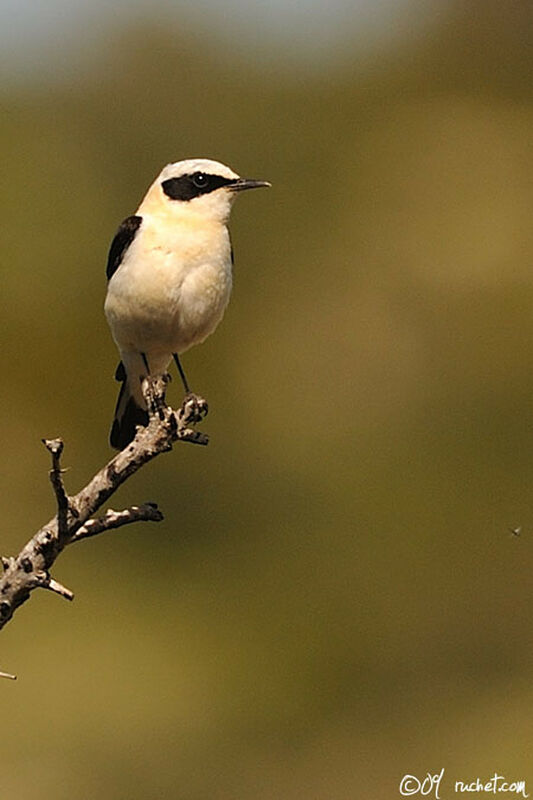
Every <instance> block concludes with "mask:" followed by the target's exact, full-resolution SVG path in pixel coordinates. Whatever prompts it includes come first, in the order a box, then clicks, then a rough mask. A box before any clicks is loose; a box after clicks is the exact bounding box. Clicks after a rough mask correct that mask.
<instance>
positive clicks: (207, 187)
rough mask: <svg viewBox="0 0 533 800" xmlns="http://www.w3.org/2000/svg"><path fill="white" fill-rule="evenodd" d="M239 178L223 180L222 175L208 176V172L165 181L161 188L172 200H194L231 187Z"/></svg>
mask: <svg viewBox="0 0 533 800" xmlns="http://www.w3.org/2000/svg"><path fill="white" fill-rule="evenodd" d="M236 181H237V178H223V177H222V176H221V175H208V174H207V173H206V172H193V173H192V174H190V175H180V177H179V178H169V179H168V180H166V181H163V183H162V184H161V188H162V189H163V191H164V193H165V194H166V195H167V197H170V199H171V200H181V201H182V202H183V201H185V202H186V201H187V200H193V199H194V198H195V197H200V196H201V195H202V194H209V192H214V191H215V189H220V188H221V187H222V186H231V185H232V184H234V183H236Z"/></svg>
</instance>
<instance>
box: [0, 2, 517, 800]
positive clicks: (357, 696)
mask: <svg viewBox="0 0 533 800" xmlns="http://www.w3.org/2000/svg"><path fill="white" fill-rule="evenodd" d="M423 5H424V4H423V3H422V4H421V8H422V7H423ZM531 8H532V7H531V5H530V4H529V3H521V2H510V3H501V2H492V0H489V1H488V2H483V3H481V2H457V3H455V2H449V3H442V4H441V5H440V7H439V8H438V9H436V11H435V15H434V18H433V19H432V20H431V24H430V25H429V27H428V28H427V29H426V30H425V32H420V31H417V32H416V33H415V32H414V31H413V33H412V35H407V37H406V38H404V39H403V40H401V41H400V40H394V39H391V41H390V42H389V44H388V45H387V46H386V47H381V49H376V50H375V51H372V50H370V51H369V52H367V53H366V55H365V56H364V57H363V56H361V57H358V56H357V55H356V53H355V51H354V53H351V52H350V51H349V49H348V51H347V52H346V51H343V52H342V53H339V58H338V59H336V60H335V59H330V60H329V61H324V63H323V65H322V66H321V67H320V68H318V67H317V65H315V68H309V69H308V68H307V67H306V66H305V65H304V64H300V63H297V62H296V60H295V59H293V58H291V56H290V55H289V54H287V55H286V57H283V55H282V54H281V53H280V54H278V55H277V56H276V58H275V59H270V60H269V59H268V58H266V57H265V56H264V54H263V55H262V57H261V58H260V59H254V57H253V54H252V53H250V54H249V55H248V56H247V55H246V53H245V51H238V52H235V51H233V50H232V48H231V47H230V46H229V44H228V43H225V44H224V43H222V42H221V41H219V40H218V39H217V38H216V35H215V34H214V33H213V32H210V31H209V30H208V27H207V26H208V21H206V28H205V29H203V30H200V29H198V28H193V27H192V26H190V27H187V21H186V16H185V19H184V22H183V24H181V25H176V27H175V28H172V29H170V28H169V27H168V26H163V25H158V24H157V19H156V18H155V19H154V18H153V17H152V20H151V21H150V22H148V20H147V21H145V23H142V22H139V23H138V24H137V25H131V26H128V25H127V24H126V21H125V20H124V21H123V22H122V24H117V25H116V26H115V27H113V28H112V29H110V30H109V32H108V34H107V36H105V37H102V38H101V40H100V41H98V42H96V43H94V44H93V45H92V51H90V50H91V49H90V48H89V49H87V48H86V49H85V50H84V51H83V58H82V57H81V56H80V61H79V62H77V61H75V60H73V67H72V74H71V76H70V78H67V79H63V80H58V81H55V82H54V80H53V79H49V80H48V79H44V78H43V79H42V80H40V79H39V76H38V75H37V74H36V75H35V80H34V81H33V82H32V81H27V82H26V83H25V84H24V85H23V84H20V85H18V86H16V85H15V84H12V85H9V84H6V85H4V87H3V89H2V90H1V103H2V116H1V124H0V146H1V152H2V175H3V178H2V203H1V208H2V213H1V218H2V233H1V240H2V290H1V297H2V318H3V323H2V331H3V336H2V339H3V343H2V365H3V369H2V374H3V380H2V384H1V385H2V389H1V394H0V410H1V412H2V413H1V419H2V425H1V441H2V462H3V469H2V474H1V481H0V503H1V506H0V508H1V515H2V520H3V524H2V532H1V552H2V553H3V554H6V555H7V554H11V553H15V552H17V551H18V549H20V547H21V546H22V544H23V543H24V542H25V541H26V539H27V538H29V537H30V536H31V535H32V534H33V532H34V531H35V530H36V529H37V528H38V527H39V526H40V525H41V524H43V523H44V522H45V521H46V520H47V519H48V518H49V517H50V515H51V514H52V513H53V510H54V503H53V497H52V492H51V489H50V486H49V483H48V475H47V470H48V458H47V453H46V452H45V450H44V448H43V447H42V445H41V444H40V438H41V437H43V436H48V437H51V436H57V435H61V436H62V437H63V438H64V439H65V442H66V447H65V457H64V463H65V466H68V467H69V470H68V472H67V473H66V476H65V479H66V483H67V487H68V489H69V490H70V491H72V492H75V491H77V490H78V489H79V488H81V486H82V485H84V483H85V482H86V481H87V480H88V479H89V477H90V476H91V475H92V474H93V473H94V471H95V470H96V469H97V468H99V467H100V466H101V465H103V463H105V461H106V460H107V459H108V458H109V457H110V455H111V453H110V450H109V447H108V443H107V436H108V430H109V425H110V421H111V417H112V412H113V407H114V403H115V398H116V391H117V385H116V384H115V382H114V381H113V371H114V368H115V365H116V362H117V354H116V350H115V347H114V344H113V342H112V340H111V337H110V334H109V332H108V329H107V326H106V323H105V319H104V317H103V312H102V304H103V298H104V294H105V261H106V255H107V249H108V246H109V243H110V241H111V238H112V236H113V235H114V232H115V229H116V227H117V225H118V223H119V222H120V221H121V219H122V218H124V217H125V216H128V215H129V214H131V213H133V212H134V211H135V208H136V207H137V205H138V203H139V201H140V199H141V197H142V195H143V193H144V191H145V189H146V188H147V186H148V185H149V183H150V182H151V181H152V180H153V178H154V177H155V175H156V174H157V173H158V171H159V170H160V168H161V167H162V165H163V164H165V163H167V162H168V161H173V160H178V159H181V158H185V157H191V156H207V157H211V158H216V159H219V160H221V161H223V162H225V163H228V164H229V165H231V166H232V167H233V168H234V169H236V170H237V171H238V172H240V173H241V174H243V175H245V176H247V177H255V178H264V179H268V180H270V181H272V184H273V188H272V189H271V190H269V191H268V192H267V191H264V192H257V193H250V194H247V195H246V196H243V197H240V198H239V199H238V201H237V203H236V207H235V209H234V212H233V218H232V225H231V230H232V237H233V244H234V248H235V256H236V264H235V288H234V294H233V297H232V302H231V303H230V306H229V309H228V312H227V314H226V317H225V319H224V322H223V324H222V325H221V326H220V328H219V329H218V330H217V332H216V334H215V335H214V336H213V337H212V338H211V339H209V340H208V342H206V343H205V344H204V345H202V346H201V347H199V348H196V349H194V350H192V351H190V352H189V353H188V354H186V355H185V357H184V365H185V367H186V369H187V373H188V375H189V378H190V381H191V383H192V384H193V385H194V387H195V389H196V390H197V391H199V392H201V393H202V394H203V395H204V396H205V397H206V398H207V399H208V400H209V404H210V414H209V417H208V418H207V420H206V422H205V423H204V425H203V429H205V430H206V431H207V432H209V434H210V436H211V443H210V445H209V447H208V448H207V449H202V448H194V447H193V446H188V445H183V446H178V447H176V449H175V450H174V452H173V453H172V454H170V455H165V456H162V457H160V458H159V459H158V460H157V461H156V462H154V463H152V464H150V465H148V466H147V467H145V468H144V469H143V470H141V472H140V473H139V474H138V475H136V476H135V477H134V478H132V479H131V480H130V481H129V482H128V483H127V485H126V486H124V487H123V488H122V489H121V490H120V491H119V493H118V494H117V496H116V497H115V498H113V503H112V507H114V508H122V507H125V506H127V505H128V504H131V503H135V502H142V501H145V500H151V501H156V502H158V503H159V504H160V506H161V508H162V510H163V511H164V513H165V521H164V522H163V523H161V524H160V525H157V526H156V525H152V524H145V525H137V526H134V527H133V526H132V527H130V528H124V529H122V530H121V531H117V532H114V533H109V534H108V535H105V536H102V537H98V538H96V539H93V540H90V541H87V542H86V543H82V544H80V545H76V546H75V547H73V548H72V549H71V550H70V551H68V552H65V553H64V554H63V555H62V556H61V558H60V559H59V561H58V563H57V565H56V569H55V573H54V574H55V577H56V578H57V579H58V580H60V581H61V582H64V583H65V584H66V585H67V586H68V587H69V588H72V589H73V590H74V591H75V593H76V599H75V601H74V603H73V604H72V605H69V604H68V603H65V602H64V601H62V600H61V599H60V598H58V597H57V596H55V595H52V594H49V593H45V592H40V593H35V594H34V595H33V596H32V598H31V600H30V602H29V603H27V604H26V605H25V606H24V607H23V608H22V609H20V610H19V611H18V613H17V614H16V616H15V618H14V620H13V621H12V622H11V623H10V624H9V625H8V626H7V627H6V628H5V629H4V630H3V631H2V633H1V640H2V641H1V645H2V646H1V649H0V668H1V669H4V670H8V671H13V672H16V673H17V674H18V676H19V680H18V682H16V683H11V682H7V681H5V682H2V683H0V698H1V700H0V702H1V708H2V712H1V715H2V747H1V757H0V763H1V779H0V795H1V797H2V798H4V797H5V798H17V800H18V799H20V800H37V798H39V800H40V799H41V798H49V797H54V798H55V800H67V798H68V800H85V798H94V797H101V798H103V799H104V800H106V799H107V798H113V800H115V799H118V798H120V799H122V798H127V799H128V800H141V799H142V800H145V798H162V799H163V798H164V799H165V800H166V798H178V799H179V800H204V798H209V799H210V800H241V799H242V800H248V798H253V799H254V800H267V799H268V800H270V799H271V798H283V800H308V799H309V798H313V800H352V798H353V799H355V800H357V798H369V799H371V800H391V798H395V797H399V796H400V795H399V792H398V785H399V782H400V779H401V777H402V776H403V775H404V774H405V773H412V774H414V775H419V776H421V777H423V776H424V775H425V774H426V772H428V771H430V772H437V771H439V770H440V769H441V768H442V767H444V768H445V770H446V772H445V776H444V779H443V783H442V785H441V797H442V798H450V797H453V796H455V794H454V792H453V783H454V781H455V780H475V778H476V777H478V776H479V777H481V778H484V779H488V778H490V777H491V776H492V775H493V774H494V772H498V773H499V774H502V775H505V776H506V777H507V778H508V779H509V780H514V779H524V780H527V781H528V782H529V783H528V791H531V790H532V789H533V766H532V763H533V762H532V755H533V745H532V736H533V719H532V704H533V624H532V621H533V575H532V565H533V424H532V420H533V400H532V397H533V370H532V368H533V225H532V210H533V181H532V179H533V150H532V146H531V142H532V139H533V88H532V82H531V75H532V69H533V54H532V53H533V51H532V49H531V31H532V22H533V20H532V12H531ZM437 11H438V13H437ZM89 51H90V52H89ZM200 53H201V57H200V55H199V54H200ZM170 397H171V399H172V402H173V403H176V404H177V403H178V402H179V399H180V393H179V383H178V381H177V379H176V380H174V382H173V384H172V386H171V389H170ZM517 525H521V526H522V535H521V537H514V536H513V535H512V534H511V533H510V532H509V528H511V527H514V526H517ZM506 796H508V795H506Z"/></svg>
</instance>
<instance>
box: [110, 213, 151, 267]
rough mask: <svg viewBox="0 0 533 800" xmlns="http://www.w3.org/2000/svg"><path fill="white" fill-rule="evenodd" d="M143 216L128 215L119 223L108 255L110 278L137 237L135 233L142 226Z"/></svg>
mask: <svg viewBox="0 0 533 800" xmlns="http://www.w3.org/2000/svg"><path fill="white" fill-rule="evenodd" d="M142 221H143V218H142V217H137V216H135V215H134V216H132V217H127V218H126V219H125V220H124V222H122V223H121V224H120V225H119V229H118V231H117V232H116V234H115V238H114V239H113V241H112V242H111V247H110V248H109V255H108V257H107V269H106V275H107V280H109V279H110V278H111V277H112V276H113V275H114V274H115V272H116V271H117V269H118V268H119V267H120V265H121V263H122V259H123V258H124V254H125V252H126V250H127V249H128V247H129V246H130V244H131V243H132V242H133V240H134V238H135V234H136V233H137V231H138V230H139V228H140V227H141V222H142Z"/></svg>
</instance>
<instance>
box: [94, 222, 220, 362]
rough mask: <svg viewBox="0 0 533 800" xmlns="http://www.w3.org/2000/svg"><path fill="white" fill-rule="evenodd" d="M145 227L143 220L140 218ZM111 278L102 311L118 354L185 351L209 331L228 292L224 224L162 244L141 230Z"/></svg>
mask: <svg viewBox="0 0 533 800" xmlns="http://www.w3.org/2000/svg"><path fill="white" fill-rule="evenodd" d="M143 226H144V222H143ZM140 233H141V235H140V236H139V240H138V241H136V240H134V241H133V242H132V244H131V246H130V248H129V250H128V251H127V253H126V256H125V258H124V261H123V263H122V264H121V266H120V267H119V268H118V269H117V271H116V272H115V274H114V275H113V276H112V278H111V280H110V281H109V286H108V292H107V297H106V301H105V313H106V316H107V319H108V322H109V326H110V328H111V331H112V334H113V338H114V339H115V341H116V343H117V345H118V347H119V349H120V350H121V352H122V353H126V352H135V353H146V354H147V355H148V354H152V355H153V357H159V356H165V357H167V356H170V355H171V354H172V353H183V352H184V351H185V350H187V349H188V348H189V347H192V346H193V345H194V344H198V343H199V342H202V341H203V340H204V339H205V338H206V337H207V336H209V334H211V333H212V332H213V331H214V330H215V328H216V326H217V325H218V323H219V322H220V320H221V319H222V316H223V314H224V311H225V308H226V306H227V304H228V300H229V296H230V293H231V284H232V277H231V246H230V242H229V235H228V232H227V229H226V228H225V226H218V230H210V231H207V232H206V233H203V232H202V233H200V234H199V233H198V232H195V233H194V235H191V236H189V237H188V238H187V237H185V238H184V237H183V235H178V233H179V232H176V235H175V236H174V237H169V238H168V240H167V241H165V243H164V244H162V243H161V241H160V237H159V238H158V236H157V235H156V233H157V231H151V230H150V228H149V227H148V229H147V230H142V229H141V231H140Z"/></svg>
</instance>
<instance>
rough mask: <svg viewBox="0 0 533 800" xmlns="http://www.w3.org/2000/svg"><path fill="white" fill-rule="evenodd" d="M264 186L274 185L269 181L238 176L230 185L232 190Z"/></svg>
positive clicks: (241, 190) (240, 190)
mask: <svg viewBox="0 0 533 800" xmlns="http://www.w3.org/2000/svg"><path fill="white" fill-rule="evenodd" d="M262 186H272V184H271V183H269V182H268V181H254V180H251V179H250V178H237V180H235V181H234V182H233V183H231V184H230V185H229V187H228V188H229V189H231V191H232V192H243V191H244V190H245V189H260V188H261V187H262Z"/></svg>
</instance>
